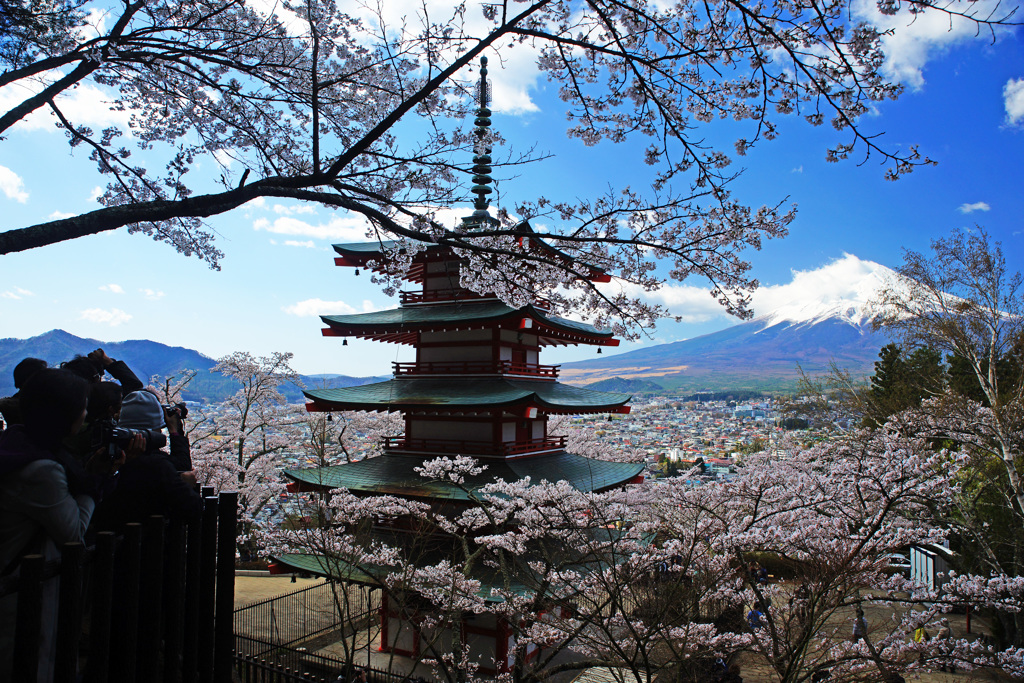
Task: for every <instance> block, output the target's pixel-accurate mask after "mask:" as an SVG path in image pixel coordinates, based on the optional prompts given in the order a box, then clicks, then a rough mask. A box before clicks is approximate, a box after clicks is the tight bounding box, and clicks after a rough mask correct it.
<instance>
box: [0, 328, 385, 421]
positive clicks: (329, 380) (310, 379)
mask: <svg viewBox="0 0 1024 683" xmlns="http://www.w3.org/2000/svg"><path fill="white" fill-rule="evenodd" d="M97 348H102V349H103V350H104V351H106V353H107V355H109V356H110V357H111V358H116V359H118V360H123V361H124V362H125V363H126V364H127V365H128V367H129V368H131V370H132V372H134V373H135V374H136V375H137V376H138V378H139V379H140V380H142V381H143V382H147V383H148V382H149V380H150V379H151V378H153V377H169V376H172V375H176V374H178V373H180V372H182V371H183V370H196V371H197V374H196V376H195V378H194V379H193V380H192V381H191V382H189V384H188V386H187V387H186V388H185V391H184V392H183V396H184V398H185V400H188V401H200V402H212V403H216V402H219V401H223V400H226V399H227V398H228V397H230V396H231V395H232V394H234V393H235V391H237V390H238V387H239V384H238V383H237V382H235V381H234V380H232V379H230V378H228V377H224V376H222V375H220V374H218V373H213V372H210V370H211V369H212V368H213V367H214V366H215V365H216V364H217V361H216V360H215V359H213V358H210V357H209V356H207V355H205V354H203V353H200V352H199V351H195V350H193V349H188V348H185V347H183V346H168V345H167V344H161V343H160V342H155V341H152V340H149V339H129V340H125V341H121V342H105V341H100V340H98V339H92V338H90V337H78V336H76V335H73V334H71V333H70V332H66V331H64V330H60V329H55V330H50V331H49V332H44V333H43V334H40V335H37V336H35V337H29V338H28V339H16V338H13V337H8V338H5V339H0V396H8V395H10V394H13V393H14V391H15V389H14V379H13V377H12V376H11V371H12V370H13V369H14V366H15V365H16V364H17V363H19V362H20V361H21V360H22V359H23V358H27V357H29V356H31V357H34V358H42V359H43V360H45V361H46V362H47V363H49V364H50V365H51V366H55V365H58V364H59V363H61V362H63V361H66V360H70V359H71V358H73V357H74V356H75V355H85V354H87V353H89V352H90V351H92V350H93V349H97ZM384 379H386V378H384V377H351V376H349V375H337V374H319V375H300V380H301V381H302V382H303V384H305V385H306V386H321V385H326V387H327V388H334V387H349V386H357V385H360V384H368V383H370V382H379V381H383V380H384ZM281 393H282V394H284V396H285V398H287V399H288V400H289V401H301V400H303V396H302V391H301V389H299V387H297V386H295V385H294V384H290V383H289V384H287V385H285V386H282V387H281Z"/></svg>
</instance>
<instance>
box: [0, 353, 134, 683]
mask: <svg viewBox="0 0 1024 683" xmlns="http://www.w3.org/2000/svg"><path fill="white" fill-rule="evenodd" d="M88 391H89V385H88V383H87V382H86V381H85V380H83V379H81V378H79V377H77V376H75V375H74V374H72V373H70V372H67V371H64V370H57V369H51V368H46V369H41V370H38V371H37V372H36V373H35V374H34V375H33V376H32V377H31V378H30V379H29V380H28V381H27V382H26V383H25V385H24V386H23V387H22V388H21V390H20V396H19V402H20V409H21V412H22V417H23V420H24V423H23V424H21V425H14V426H12V427H11V428H10V429H8V430H6V431H5V432H4V433H3V434H0V573H2V574H3V575H4V576H12V575H15V574H16V573H17V572H18V570H19V566H20V559H21V558H22V557H23V556H25V555H27V554H42V555H43V556H44V557H45V558H46V559H48V560H50V559H56V558H57V557H59V548H60V547H61V546H62V545H63V544H64V543H67V542H80V543H81V542H84V535H85V531H86V528H87V527H88V525H89V521H90V519H91V517H92V515H93V512H94V510H95V507H96V503H97V501H99V500H100V499H102V497H103V495H104V494H108V493H109V492H110V490H111V489H112V488H113V487H114V484H115V481H116V479H115V476H114V475H115V473H116V470H117V468H118V467H119V466H120V465H121V463H123V462H124V453H123V452H121V451H118V452H117V453H116V454H115V456H114V457H109V456H108V454H106V453H103V454H94V455H93V457H91V458H89V459H88V460H87V461H86V462H85V464H84V465H83V464H82V462H81V461H80V460H79V459H78V458H76V457H74V456H72V455H71V454H69V453H67V451H66V450H65V449H63V447H62V445H61V442H62V440H63V439H64V437H66V436H67V435H69V434H71V433H73V432H75V431H77V430H78V428H79V427H80V426H81V424H82V422H83V421H84V420H85V412H86V401H87V398H88ZM132 445H133V446H135V447H141V440H140V439H136V440H135V441H134V442H133V444H132ZM57 590H58V586H57V581H56V580H52V581H48V582H47V583H46V584H45V586H44V595H43V614H42V618H41V631H40V638H41V648H40V662H39V680H40V681H48V680H50V679H51V678H52V676H53V664H54V658H55V654H56V653H55V646H56V639H55V637H56V627H57ZM16 614H17V594H11V595H7V596H4V597H3V598H0V681H7V680H10V676H11V663H12V655H13V647H14V628H15V622H16V619H15V615H16Z"/></svg>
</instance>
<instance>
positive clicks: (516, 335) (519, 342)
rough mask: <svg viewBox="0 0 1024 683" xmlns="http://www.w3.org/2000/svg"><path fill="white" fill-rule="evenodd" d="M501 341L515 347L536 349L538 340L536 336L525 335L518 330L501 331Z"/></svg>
mask: <svg viewBox="0 0 1024 683" xmlns="http://www.w3.org/2000/svg"><path fill="white" fill-rule="evenodd" d="M501 341H503V342H507V343H511V344H513V345H515V346H526V347H533V348H537V346H538V340H537V335H536V334H527V333H525V332H520V331H519V330H502V331H501Z"/></svg>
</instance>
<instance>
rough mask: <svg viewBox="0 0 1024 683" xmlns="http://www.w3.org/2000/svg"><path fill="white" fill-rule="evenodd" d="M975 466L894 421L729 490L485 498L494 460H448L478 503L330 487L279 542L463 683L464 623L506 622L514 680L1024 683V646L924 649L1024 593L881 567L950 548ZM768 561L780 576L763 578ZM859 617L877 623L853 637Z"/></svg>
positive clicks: (1005, 580)
mask: <svg viewBox="0 0 1024 683" xmlns="http://www.w3.org/2000/svg"><path fill="white" fill-rule="evenodd" d="M965 464H966V457H965V456H963V455H961V454H957V453H951V452H947V451H943V450H938V451H937V450H935V449H934V448H932V447H931V444H930V443H929V442H928V441H927V440H926V439H924V438H921V437H917V436H904V435H902V433H901V432H900V431H899V430H897V429H895V428H894V427H887V428H882V429H879V430H875V431H873V432H870V431H865V432H859V433H857V434H856V438H851V439H848V440H842V441H838V440H837V441H833V442H829V443H825V444H820V445H818V446H816V447H814V448H811V449H807V450H803V451H799V452H797V453H793V454H791V455H790V457H788V458H785V459H779V458H777V457H773V458H768V457H764V456H752V457H751V458H748V460H747V462H746V464H745V466H744V467H743V468H742V470H741V474H740V475H739V476H738V477H736V478H734V479H728V480H715V481H710V482H704V483H701V484H694V483H693V482H692V478H688V477H685V476H684V477H679V478H675V479H669V480H660V481H658V482H656V483H651V482H648V483H646V484H644V485H640V486H629V487H626V488H625V489H623V490H613V491H609V492H605V493H598V494H595V493H585V492H581V491H578V490H576V489H574V488H573V487H572V486H570V485H569V484H568V483H566V482H531V481H520V482H504V481H496V482H492V483H490V484H487V485H484V486H482V487H479V488H475V487H472V486H470V485H469V484H467V482H468V481H471V480H474V478H476V477H478V476H479V475H480V474H481V473H484V472H486V466H485V465H483V464H480V463H478V462H476V461H473V460H472V459H469V458H464V457H458V458H453V459H449V458H439V459H437V460H434V461H430V462H428V463H426V464H425V465H424V466H423V467H422V468H421V472H420V473H421V475H422V476H423V477H425V478H426V479H429V480H433V481H437V482H444V483H445V484H446V485H449V486H453V487H455V488H458V489H461V490H462V491H463V492H464V493H465V494H466V495H468V496H470V498H471V500H472V503H473V504H472V505H470V506H468V507H465V508H461V509H458V508H452V507H451V506H444V507H443V508H442V506H430V505H427V504H425V503H421V502H416V501H412V500H408V499H402V498H395V497H392V496H386V497H359V496H355V495H352V494H351V493H349V492H347V491H344V490H342V491H337V492H335V494H334V496H333V497H332V498H325V499H323V501H322V503H323V504H324V505H325V506H326V507H327V511H326V518H327V519H330V520H331V523H330V524H328V525H322V526H319V527H316V528H309V529H303V530H289V531H285V532H282V534H281V536H280V538H279V541H280V543H281V545H280V546H279V549H280V550H291V551H293V552H294V551H297V550H298V551H301V552H311V553H313V554H316V555H318V556H320V557H321V558H323V562H324V569H325V571H326V572H328V573H333V574H334V575H335V576H338V577H348V578H350V579H354V580H357V581H368V582H371V583H375V584H376V585H379V586H380V587H381V588H382V590H384V591H385V592H386V593H387V594H388V595H389V599H390V600H391V601H393V603H392V604H397V605H404V606H406V609H407V610H408V612H407V613H406V615H405V616H406V617H407V620H408V621H409V622H416V623H419V624H420V625H421V626H422V633H421V637H422V638H423V641H422V642H424V643H425V645H424V650H425V651H427V652H429V650H430V647H431V644H432V643H441V644H443V646H444V647H443V648H440V649H439V651H440V652H443V653H444V654H436V653H435V655H436V658H435V659H434V660H433V661H434V665H435V667H436V668H437V672H438V675H439V677H443V678H445V679H446V680H451V681H464V680H472V679H473V678H474V672H475V668H474V667H475V666H476V665H477V663H475V662H473V661H471V658H469V657H468V653H467V652H466V651H465V650H464V648H463V646H462V645H461V643H462V641H461V639H460V638H459V637H457V636H452V635H451V634H452V632H453V630H455V631H456V632H457V629H458V628H459V624H461V623H462V620H463V617H464V615H465V614H491V615H495V616H497V617H500V618H502V619H505V620H506V623H508V624H510V625H511V626H512V628H513V632H514V635H515V640H514V662H515V665H514V668H513V670H512V672H511V680H515V681H539V680H541V679H546V678H547V677H549V676H551V675H553V674H555V673H557V672H560V671H572V670H579V669H584V668H589V667H595V666H604V667H613V668H616V669H619V670H623V671H625V672H626V678H627V680H629V679H635V680H636V681H637V682H638V683H639V682H640V681H645V680H649V678H650V677H652V676H655V675H662V674H664V675H671V676H673V677H674V678H675V679H676V680H693V679H697V678H700V677H702V676H708V675H711V674H712V673H713V672H714V670H715V667H716V666H719V665H716V663H715V660H716V659H720V660H722V661H723V662H730V661H736V660H737V659H742V660H744V661H748V662H752V663H760V664H761V665H762V666H763V667H764V668H766V670H767V671H768V672H769V675H770V677H771V680H777V681H780V682H793V683H800V682H802V681H807V680H810V679H812V677H814V676H815V674H818V673H820V672H824V671H827V672H828V673H829V675H830V676H831V678H832V679H835V680H849V681H853V680H861V681H865V680H876V681H886V682H888V681H896V680H899V678H898V677H899V676H901V675H903V674H906V673H908V672H914V671H923V670H931V669H934V668H940V667H948V666H956V667H958V668H960V669H967V670H970V669H976V668H987V667H1001V668H1002V669H1003V670H1005V671H1007V672H1008V673H1010V674H1012V675H1021V674H1024V667H1022V666H1021V664H1020V662H1021V661H1024V658H1022V655H1024V650H1022V649H1020V648H1010V649H1008V650H1002V651H997V650H995V649H993V648H992V647H991V646H986V645H984V644H981V643H979V642H977V641H970V640H967V639H963V638H950V639H948V640H939V639H934V640H930V641H926V642H924V643H915V642H914V640H913V637H912V635H913V631H914V629H915V627H916V626H917V625H918V624H919V623H924V624H926V626H927V627H928V628H930V629H932V630H937V627H938V622H939V620H940V619H941V618H942V614H943V613H944V612H945V611H946V610H949V609H952V608H953V607H954V606H956V605H958V604H962V603H963V601H965V600H970V601H972V602H973V603H974V604H976V605H989V606H997V607H999V608H1000V609H1003V610H1008V611H1020V610H1021V609H1022V608H1024V579H1022V578H1020V577H1016V578H1014V577H1007V576H1001V577H994V578H987V579H986V578H983V577H977V576H967V575H956V576H954V577H953V578H952V580H951V581H950V582H949V583H948V584H947V585H946V586H944V587H942V588H941V589H938V590H933V591H929V590H926V589H925V588H924V587H922V586H918V585H915V584H913V583H912V582H911V581H909V580H908V579H906V578H904V577H902V576H901V575H899V574H893V573H892V572H891V571H890V570H889V568H888V561H887V559H886V555H887V554H888V553H891V552H895V551H897V550H900V549H902V548H903V547H904V546H906V545H907V544H911V543H926V542H935V541H940V540H941V539H942V538H943V536H944V533H945V532H944V530H943V529H942V528H940V527H938V526H935V525H934V524H932V523H931V520H932V519H933V508H934V505H935V501H937V500H941V499H942V498H943V497H944V496H945V495H946V494H947V492H948V490H949V489H950V487H952V486H955V485H956V480H957V475H958V472H959V470H960V469H961V468H962V467H964V466H965ZM382 520H385V522H384V523H382ZM399 529H400V530H403V531H401V532H398V531H397V530H399ZM389 530H392V531H389ZM439 549H440V552H439ZM768 558H774V562H775V564H776V565H777V566H778V567H781V568H782V570H783V571H784V575H777V576H775V577H772V578H769V579H764V578H762V576H761V575H760V574H759V573H758V572H752V571H750V563H751V562H752V561H758V560H766V559H768ZM861 608H864V609H866V610H867V611H868V613H869V614H870V615H871V621H870V622H868V623H866V624H865V628H864V629H863V632H862V633H861V634H860V636H859V637H858V638H856V639H851V633H852V627H853V624H854V623H855V620H856V619H857V618H858V610H859V609H861Z"/></svg>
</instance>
